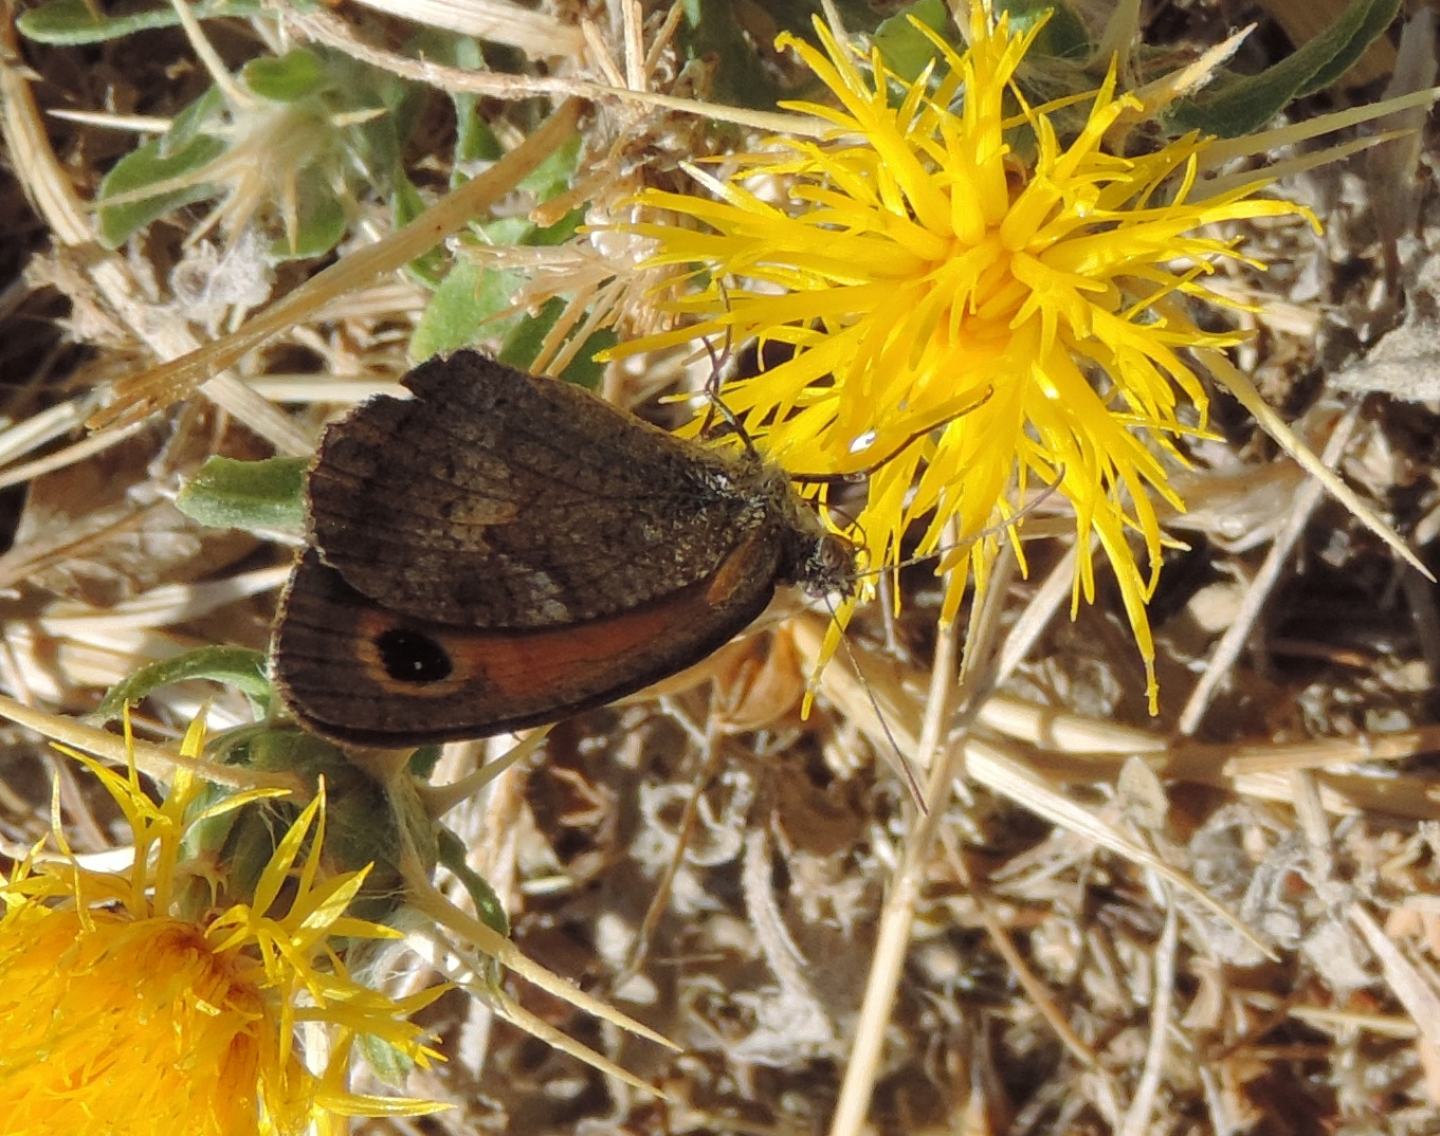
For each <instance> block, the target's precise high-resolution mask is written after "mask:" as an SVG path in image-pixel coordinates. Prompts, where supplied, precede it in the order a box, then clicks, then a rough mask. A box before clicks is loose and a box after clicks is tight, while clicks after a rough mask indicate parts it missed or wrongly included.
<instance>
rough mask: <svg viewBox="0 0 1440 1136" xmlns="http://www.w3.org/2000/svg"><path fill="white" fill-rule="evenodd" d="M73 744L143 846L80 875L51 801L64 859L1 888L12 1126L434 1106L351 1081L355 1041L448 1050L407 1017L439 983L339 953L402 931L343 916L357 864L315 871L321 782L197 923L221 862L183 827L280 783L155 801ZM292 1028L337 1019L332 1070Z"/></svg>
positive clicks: (1, 1103) (46, 1128)
mask: <svg viewBox="0 0 1440 1136" xmlns="http://www.w3.org/2000/svg"><path fill="white" fill-rule="evenodd" d="M202 733H203V732H202V730H201V729H199V728H198V724H197V727H192V729H191V731H190V733H189V734H188V735H187V737H186V741H185V744H184V746H183V747H182V751H181V752H182V753H183V754H185V755H186V756H190V757H193V756H195V755H197V754H198V753H199V751H200V742H201V737H202ZM61 748H62V749H63V747H61ZM64 752H66V753H67V754H69V756H71V757H74V758H75V759H76V760H78V761H80V762H81V763H83V764H84V765H85V766H86V767H87V768H88V769H90V771H91V772H93V773H94V774H95V776H97V777H98V778H100V780H101V781H102V782H103V783H104V786H105V788H106V790H107V791H108V792H109V793H110V795H111V797H112V798H113V799H114V800H115V802H116V804H117V805H118V806H119V808H120V810H121V812H122V813H123V814H124V816H125V818H126V820H127V822H128V823H129V825H130V828H131V830H132V832H133V834H134V845H135V855H134V861H133V863H132V864H131V865H130V866H129V867H128V868H127V869H126V870H125V871H123V872H103V871H99V870H96V869H94V868H90V867H86V866H84V865H83V864H81V863H80V861H79V860H78V859H77V858H76V857H74V856H73V855H71V854H70V851H69V848H68V846H67V845H66V842H65V836H64V833H63V831H62V830H61V828H60V826H59V822H58V806H57V818H56V823H55V825H54V840H55V842H56V845H57V847H58V848H59V850H60V853H61V854H60V856H59V857H58V858H55V859H48V860H42V859H40V857H39V850H38V849H37V850H36V852H35V853H32V855H31V856H30V857H28V858H27V859H26V860H25V861H24V862H22V863H20V864H18V865H17V866H16V868H15V870H14V872H13V873H12V876H11V879H10V880H9V882H8V883H7V884H6V885H5V886H4V887H3V888H0V900H3V902H4V904H5V907H6V911H5V914H4V916H3V917H0V1021H3V1022H4V1024H5V1028H4V1029H3V1030H0V1117H3V1118H4V1123H3V1129H4V1131H5V1132H6V1133H7V1134H9V1136H53V1134H54V1133H57V1132H98V1131H103V1132H105V1133H107V1136H132V1134H133V1136H151V1134H153V1136H172V1134H174V1133H178V1132H184V1133H192V1134H202V1136H211V1134H214V1136H242V1134H252V1133H277V1134H292V1133H302V1132H309V1131H320V1132H337V1133H338V1132H342V1131H345V1127H344V1121H343V1119H342V1118H343V1117H346V1116H352V1115H381V1114H388V1115H417V1114H421V1113H426V1112H432V1111H434V1110H435V1109H437V1108H439V1107H441V1106H439V1105H437V1104H434V1103H432V1102H427V1101H420V1100H413V1099H405V1098H394V1099H392V1098H377V1097H369V1096H363V1095H360V1094H355V1093H351V1092H349V1091H348V1090H347V1089H346V1087H345V1081H346V1078H347V1076H348V1066H349V1057H350V1051H351V1047H352V1045H353V1042H354V1040H355V1039H356V1038H357V1037H359V1036H362V1035H370V1036H373V1037H376V1038H379V1039H381V1040H382V1041H384V1042H386V1043H388V1044H389V1045H391V1046H393V1047H395V1048H396V1049H397V1050H399V1051H400V1052H402V1053H403V1054H405V1055H406V1056H407V1057H409V1058H410V1059H411V1060H413V1061H416V1062H417V1063H420V1064H426V1063H428V1061H429V1060H430V1059H431V1058H433V1057H434V1056H435V1054H434V1053H433V1052H432V1051H431V1050H429V1049H428V1048H426V1047H425V1046H424V1045H423V1044H421V1042H420V1040H419V1035H420V1031H419V1029H418V1027H416V1026H415V1025H413V1024H412V1023H410V1022H409V1021H408V1020H407V1019H408V1016H409V1015H410V1014H411V1013H413V1012H414V1011H415V1010H417V1009H419V1008H420V1007H421V1006H423V1005H424V1004H425V1003H427V1002H428V1001H430V1000H432V999H433V998H434V997H435V996H436V994H437V993H438V991H427V992H424V993H422V994H420V995H418V996H415V997H412V998H410V999H405V1000H401V1001H396V1000H394V999H391V998H389V997H388V996H386V995H384V994H382V993H380V992H378V991H374V990H370V989H368V988H366V987H364V986H362V985H360V984H359V983H357V982H356V981H355V980H354V979H352V978H351V977H350V976H349V975H348V974H347V972H346V970H345V968H344V966H343V964H342V963H341V962H340V960H339V958H338V957H337V955H336V954H335V953H334V951H333V950H332V949H331V948H330V947H329V946H328V943H329V941H330V940H331V939H332V938H335V937H340V936H348V937H352V938H394V937H397V936H396V932H394V931H392V930H390V929H389V928H386V927H382V926H378V925H376V924H372V923H368V922H365V921H362V920H359V919H355V918H351V917H348V916H346V915H345V914H344V910H345V906H346V904H347V903H348V902H349V901H350V899H351V898H352V897H353V896H354V895H355V893H356V891H357V890H358V889H359V886H360V884H361V882H362V880H363V878H364V875H365V873H364V872H351V873H347V874H344V875H337V876H331V877H328V878H327V877H326V876H324V874H323V873H322V872H321V871H320V855H321V853H320V848H321V846H322V845H323V833H324V823H325V821H324V797H323V793H322V794H321V795H320V796H317V798H316V799H315V800H314V801H312V802H311V803H310V804H309V805H308V806H307V807H306V808H305V809H304V810H303V811H302V812H301V814H300V816H299V818H298V819H297V820H296V821H295V823H294V825H293V826H292V827H291V828H290V829H289V831H288V832H286V833H285V835H284V837H283V838H282V839H281V840H280V842H279V846H278V847H277V849H276V851H275V854H274V856H273V857H272V858H271V860H270V862H269V863H268V864H267V866H266V867H265V869H264V871H263V872H262V874H261V878H260V881H259V884H258V886H257V887H256V895H255V898H254V900H253V902H251V903H237V904H235V905H233V906H231V907H230V908H229V909H228V910H226V911H224V912H221V913H219V914H218V915H217V914H216V913H214V912H213V911H211V912H202V913H200V915H199V916H198V917H197V916H196V915H195V913H193V912H190V911H187V910H186V907H187V903H186V901H185V900H184V899H182V898H181V897H183V896H190V897H193V896H194V895H195V894H197V890H198V893H199V894H202V895H208V894H211V893H212V891H213V887H214V886H215V884H216V883H218V882H219V881H218V879H217V878H215V865H214V864H208V865H206V866H203V867H202V866H197V865H195V864H190V863H187V862H186V860H185V858H184V851H185V849H184V846H183V842H184V839H185V836H186V833H187V831H188V830H189V829H190V828H192V827H193V825H195V824H196V823H198V822H199V821H201V820H204V819H207V818H210V817H214V816H218V815H220V814H222V813H225V812H228V811H230V810H233V809H236V808H239V807H241V806H243V805H245V804H248V803H251V802H253V801H255V800H256V799H257V798H259V797H263V796H271V795H274V794H273V793H270V792H266V791H254V792H249V793H239V794H236V795H234V796H231V797H228V798H225V799H224V800H222V801H220V802H219V803H217V804H214V805H211V806H210V807H208V808H205V809H201V808H198V807H197V802H198V796H199V793H200V791H201V785H200V783H199V782H197V781H196V780H195V779H194V778H193V777H192V776H191V775H189V774H187V773H184V772H181V773H178V774H177V775H176V777H175V781H174V784H173V786H172V788H171V791H170V793H169V794H168V796H167V797H166V798H165V800H164V801H163V802H161V803H159V804H156V803H155V802H153V801H151V800H150V798H149V797H148V796H147V795H146V794H145V793H144V792H143V790H142V789H141V787H140V784H139V779H138V777H137V776H136V773H135V770H134V767H133V765H132V767H131V769H130V771H129V776H128V777H126V776H123V775H120V774H117V773H115V772H113V771H111V770H108V769H105V768H103V767H102V766H100V765H98V764H97V763H96V762H94V761H93V760H92V759H90V758H88V757H85V756H84V755H82V754H78V753H75V752H74V751H72V750H64ZM312 829H314V830H315V839H314V840H311V841H309V845H308V846H309V851H308V852H306V851H305V848H306V845H307V837H308V836H309V835H310V833H311V830H312ZM302 853H304V854H303V856H302ZM197 881H201V882H203V884H204V885H205V886H203V887H201V888H199V889H196V888H195V887H193V886H192V885H193V884H195V883H196V882H197ZM282 887H283V888H284V889H285V895H286V898H285V899H284V901H282V902H278V903H277V896H278V895H279V893H280V892H281V889H282ZM299 1023H318V1024H319V1025H321V1026H324V1027H328V1030H329V1033H328V1038H329V1040H330V1057H329V1060H328V1062H327V1063H326V1066H325V1068H324V1070H323V1071H322V1072H320V1073H316V1072H313V1071H312V1070H311V1069H310V1068H309V1067H307V1065H306V1064H305V1062H304V1061H303V1060H302V1054H301V1052H300V1050H299V1048H298V1047H297V1045H296V1043H295V1027H296V1025H297V1024H299ZM307 1036H313V1035H307Z"/></svg>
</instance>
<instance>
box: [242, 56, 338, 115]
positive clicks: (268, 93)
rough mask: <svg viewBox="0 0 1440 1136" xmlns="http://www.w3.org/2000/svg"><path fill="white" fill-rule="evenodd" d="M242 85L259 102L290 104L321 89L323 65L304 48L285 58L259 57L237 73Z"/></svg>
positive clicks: (324, 76)
mask: <svg viewBox="0 0 1440 1136" xmlns="http://www.w3.org/2000/svg"><path fill="white" fill-rule="evenodd" d="M240 75H241V78H243V79H244V80H245V85H246V86H247V87H249V88H250V90H251V91H252V92H254V93H255V94H257V95H259V96H260V97H261V98H262V99H272V100H273V101H275V102H277V103H293V102H295V101H296V100H297V99H302V98H304V97H305V96H306V95H309V94H313V93H314V92H315V91H318V90H319V89H320V88H321V87H323V86H324V85H325V83H326V80H327V75H326V73H325V64H324V63H323V62H321V59H320V57H319V56H318V55H316V54H315V53H314V52H313V51H307V50H305V49H304V48H303V47H302V48H296V49H295V50H294V51H288V52H286V53H285V54H284V55H262V56H259V57H258V58H256V59H252V60H250V62H249V63H247V64H245V66H244V68H242V70H241V72H240Z"/></svg>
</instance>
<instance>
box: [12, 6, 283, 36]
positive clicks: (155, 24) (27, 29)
mask: <svg viewBox="0 0 1440 1136" xmlns="http://www.w3.org/2000/svg"><path fill="white" fill-rule="evenodd" d="M97 7H98V5H93V4H90V3H87V2H86V0H50V3H48V4H41V5H40V6H39V7H38V8H32V9H31V10H30V11H28V12H26V13H25V14H24V15H23V16H21V17H20V18H19V19H18V20H17V21H15V22H16V26H18V27H19V29H20V34H21V35H23V36H25V37H26V38H27V39H32V40H34V41H35V42H36V43H54V44H65V45H67V46H71V47H74V46H77V45H79V44H86V43H104V42H105V41H106V40H111V39H120V38H121V37H123V36H128V35H131V34H133V33H134V32H143V31H148V30H150V29H152V28H173V27H175V26H176V25H177V24H179V23H180V17H179V16H177V15H176V14H175V6H174V5H173V4H157V5H155V6H153V7H148V8H139V9H136V10H135V11H131V12H127V13H125V14H123V15H104V14H100V13H97V12H96V10H95V9H96V8H97ZM261 7H262V5H261V4H260V3H259V0H208V2H207V0H201V2H199V3H195V4H192V5H191V6H190V10H191V12H193V13H194V14H195V16H196V17H197V18H198V19H201V20H206V19H212V18H215V17H219V16H239V17H249V16H257V15H259V14H260V10H261Z"/></svg>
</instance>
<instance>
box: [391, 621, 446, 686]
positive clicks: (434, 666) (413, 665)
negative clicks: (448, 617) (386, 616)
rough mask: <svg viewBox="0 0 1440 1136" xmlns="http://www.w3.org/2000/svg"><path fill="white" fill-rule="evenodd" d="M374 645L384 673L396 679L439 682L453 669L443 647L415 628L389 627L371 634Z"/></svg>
mask: <svg viewBox="0 0 1440 1136" xmlns="http://www.w3.org/2000/svg"><path fill="white" fill-rule="evenodd" d="M375 646H376V648H377V649H378V650H379V652H380V662H381V664H382V665H383V666H384V667H385V673H386V674H388V675H389V676H390V677H391V678H393V679H395V680H396V681H397V682H413V683H427V682H439V681H440V680H441V679H443V678H449V677H450V672H451V671H452V670H454V669H455V664H454V663H453V662H451V660H450V655H449V654H448V653H447V652H446V650H445V648H444V647H442V646H441V645H440V644H439V643H437V642H435V640H434V639H432V638H430V636H428V635H424V634H421V633H420V632H418V631H410V630H407V629H406V628H403V627H392V628H390V629H389V630H388V631H382V632H381V633H380V634H379V635H377V636H376V637H375Z"/></svg>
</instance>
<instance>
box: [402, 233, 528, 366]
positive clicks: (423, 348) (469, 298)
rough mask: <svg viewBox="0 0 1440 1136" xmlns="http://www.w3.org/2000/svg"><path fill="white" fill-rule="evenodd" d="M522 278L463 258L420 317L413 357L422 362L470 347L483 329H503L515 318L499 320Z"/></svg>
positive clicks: (411, 340)
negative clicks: (498, 317) (498, 316)
mask: <svg viewBox="0 0 1440 1136" xmlns="http://www.w3.org/2000/svg"><path fill="white" fill-rule="evenodd" d="M519 286H520V278H519V276H518V275H517V274H516V273H514V272H511V271H502V270H499V269H493V268H486V267H484V266H482V265H479V264H476V263H475V262H474V261H473V260H469V259H466V258H463V257H462V258H461V259H460V260H457V261H456V262H455V264H454V266H453V267H452V268H451V269H450V271H449V273H448V274H447V275H446V277H445V279H444V280H442V281H441V282H440V287H438V288H436V289H435V294H434V295H433V296H432V297H430V303H429V305H428V306H427V307H426V308H425V311H424V313H423V314H422V315H421V316H420V321H419V323H418V324H417V325H416V327H415V334H414V335H413V336H412V337H411V339H410V358H411V359H413V360H415V361H416V362H419V361H421V360H424V359H428V358H430V357H431V356H432V355H448V354H450V352H452V351H455V350H458V349H459V348H461V347H468V346H469V345H470V344H472V343H474V342H475V340H476V338H477V337H478V336H479V333H480V329H481V328H482V327H484V328H485V329H486V330H487V331H489V330H503V329H504V328H505V327H507V326H509V324H510V323H512V322H513V321H514V319H515V318H516V317H514V316H507V317H505V319H503V320H497V319H496V318H495V317H496V316H497V314H498V313H500V312H503V311H505V310H506V309H507V308H509V307H510V304H511V299H512V297H513V296H514V295H515V290H516V288H518V287H519Z"/></svg>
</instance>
